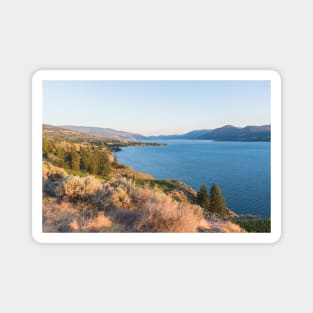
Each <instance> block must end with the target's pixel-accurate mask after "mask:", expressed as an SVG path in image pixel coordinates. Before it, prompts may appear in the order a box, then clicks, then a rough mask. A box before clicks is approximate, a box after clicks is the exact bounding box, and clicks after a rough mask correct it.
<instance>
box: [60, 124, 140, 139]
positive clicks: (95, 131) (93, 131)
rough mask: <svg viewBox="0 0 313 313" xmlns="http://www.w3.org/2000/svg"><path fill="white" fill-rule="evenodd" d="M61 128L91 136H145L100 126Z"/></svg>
mask: <svg viewBox="0 0 313 313" xmlns="http://www.w3.org/2000/svg"><path fill="white" fill-rule="evenodd" d="M61 127H62V128H65V129H69V130H73V131H78V132H82V133H86V134H89V135H92V136H99V137H107V138H111V139H115V140H124V141H132V140H140V139H144V138H145V137H144V136H142V135H140V134H135V133H130V132H126V131H120V130H115V129H112V128H102V127H87V126H73V125H64V126H61Z"/></svg>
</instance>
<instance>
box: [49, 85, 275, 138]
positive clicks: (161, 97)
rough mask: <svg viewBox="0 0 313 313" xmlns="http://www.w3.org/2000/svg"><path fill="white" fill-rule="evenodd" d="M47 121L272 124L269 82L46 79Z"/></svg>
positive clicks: (166, 127)
mask: <svg viewBox="0 0 313 313" xmlns="http://www.w3.org/2000/svg"><path fill="white" fill-rule="evenodd" d="M43 122H44V124H50V125H55V126H62V125H75V126H89V127H101V128H112V129H115V130H121V131H126V132H131V133H139V134H142V135H145V136H157V135H172V134H184V133H187V132H189V131H192V130H200V129H214V128H218V127H222V126H225V125H233V126H236V127H245V126H248V125H256V126H261V125H268V124H270V81H214V80H212V81H43Z"/></svg>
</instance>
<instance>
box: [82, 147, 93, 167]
mask: <svg viewBox="0 0 313 313" xmlns="http://www.w3.org/2000/svg"><path fill="white" fill-rule="evenodd" d="M91 163H92V155H91V152H90V149H88V148H86V149H82V150H81V161H80V168H81V169H82V170H83V171H86V172H91V167H92V166H91Z"/></svg>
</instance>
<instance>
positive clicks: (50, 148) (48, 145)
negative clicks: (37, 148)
mask: <svg viewBox="0 0 313 313" xmlns="http://www.w3.org/2000/svg"><path fill="white" fill-rule="evenodd" d="M54 150H55V146H54V144H53V141H52V140H50V139H48V138H46V137H44V138H43V139H42V156H43V157H44V158H48V156H49V153H53V152H54Z"/></svg>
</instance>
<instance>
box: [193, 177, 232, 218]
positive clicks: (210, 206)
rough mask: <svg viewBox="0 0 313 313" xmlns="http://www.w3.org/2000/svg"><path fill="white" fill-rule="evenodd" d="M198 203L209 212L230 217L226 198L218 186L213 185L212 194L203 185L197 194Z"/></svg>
mask: <svg viewBox="0 0 313 313" xmlns="http://www.w3.org/2000/svg"><path fill="white" fill-rule="evenodd" d="M197 203H198V204H199V205H200V206H201V207H202V208H204V209H206V210H208V211H209V212H212V213H218V214H220V215H229V211H228V209H227V206H226V201H225V198H224V197H223V195H222V192H221V189H220V187H219V185H218V184H215V183H214V184H212V186H211V188H210V193H209V191H208V188H207V186H206V185H205V184H203V185H201V187H200V190H199V192H198V193H197Z"/></svg>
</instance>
